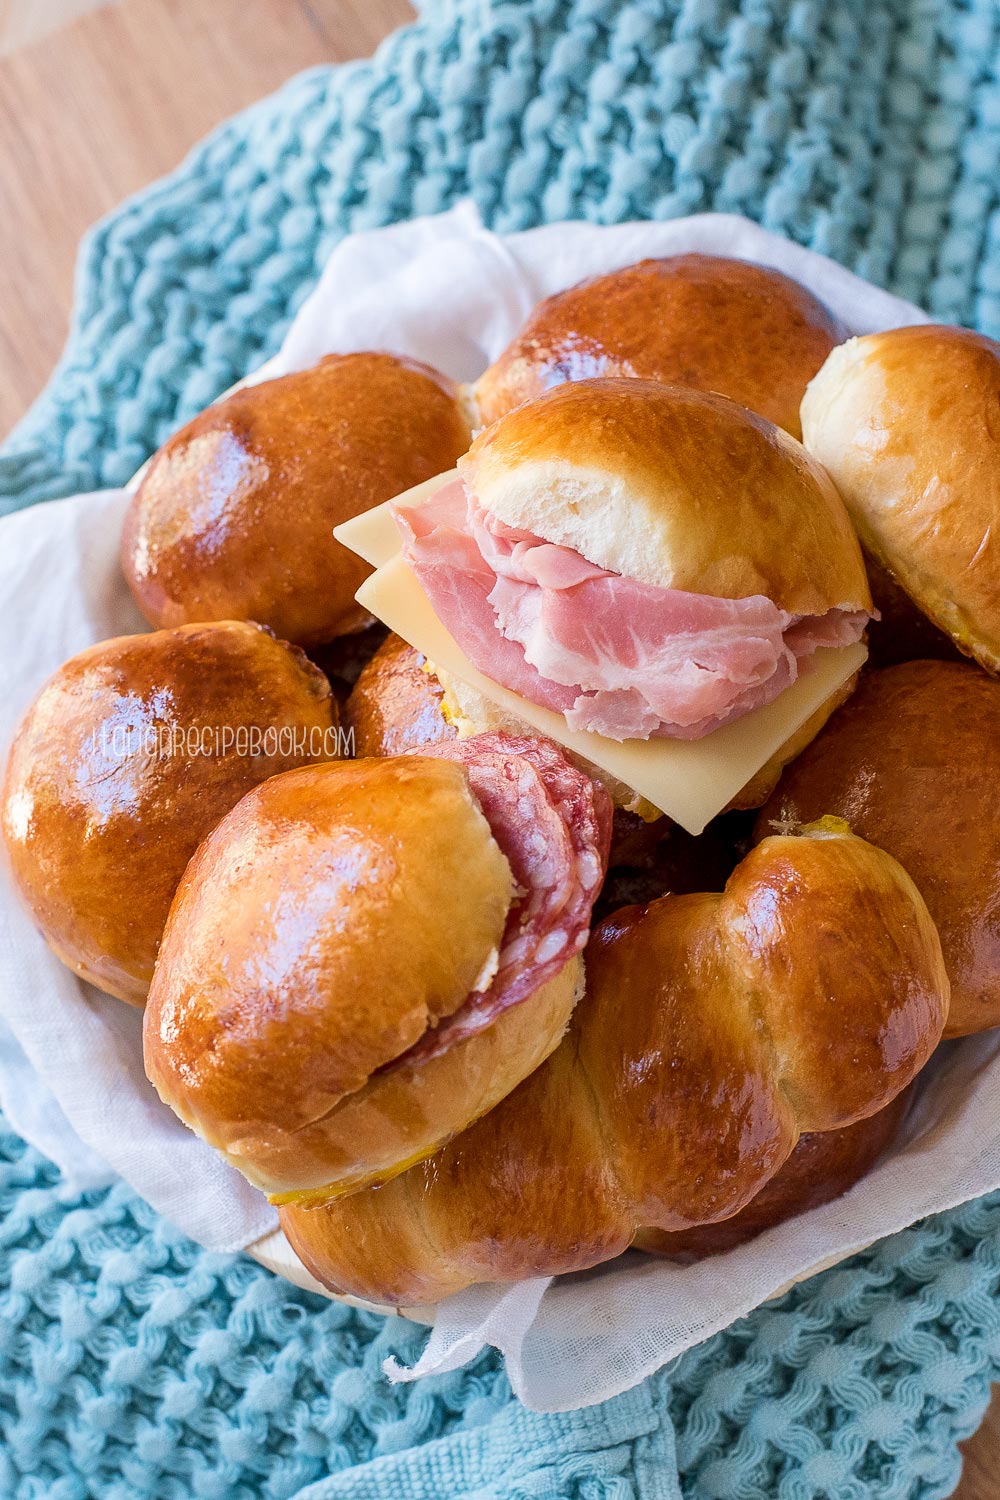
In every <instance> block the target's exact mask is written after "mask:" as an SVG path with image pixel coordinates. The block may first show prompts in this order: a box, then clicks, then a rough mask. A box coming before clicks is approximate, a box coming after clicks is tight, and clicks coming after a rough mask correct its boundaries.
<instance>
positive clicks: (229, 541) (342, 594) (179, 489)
mask: <svg viewBox="0 0 1000 1500" xmlns="http://www.w3.org/2000/svg"><path fill="white" fill-rule="evenodd" d="M468 443H469V426H468V422H467V420H466V417H465V415H464V412H463V408H462V405H461V402H460V399H459V394H458V391H457V389H456V387H455V386H453V385H452V383H451V382H450V381H448V380H447V379H446V378H445V377H444V376H442V375H439V374H438V373H437V372H436V371H434V370H432V369H431V368H430V367H429V366H427V365H422V364H418V363H417V362H416V361H414V360H410V359H402V358H397V357H396V356H394V355H391V354H346V355H330V356H329V357H328V358H326V359H324V360H321V361H320V363H319V364H318V365H316V366H315V367H314V368H312V369H309V370H302V371H299V372H297V373H295V374H292V375H285V376H282V377H281V378H280V379H278V380H269V381H265V382H264V383H263V384H261V385H256V386H251V387H248V388H246V389H244V390H240V391H237V392H235V393H234V394H233V395H231V396H227V397H226V398H225V399H223V400H222V401H219V402H218V403H217V404H216V405H215V406H210V407H209V408H208V409H207V410H206V411H204V412H202V413H201V415H200V416H198V417H195V419H194V421H192V422H189V423H188V424H187V426H186V427H183V428H181V430H180V432H178V433H176V434H175V435H174V436H173V437H172V438H171V439H170V440H169V441H168V442H167V443H166V444H165V446H164V447H163V448H161V449H160V451H159V452H158V453H157V454H156V455H155V456H154V458H153V459H152V460H151V462H150V464H149V467H148V469H147V470H146V472H145V474H144V475H143V477H142V480H141V482H140V484H139V487H138V489H137V491H136V494H135V496H134V498H133V500H132V505H131V508H130V510H129V512H128V516H127V518H126V522H125V528H124V532H123V535H122V566H123V568H124V571H125V577H126V579H127V581H128V584H129V587H130V588H131V590H132V593H133V594H134V595H135V599H136V603H137V604H138V606H139V608H140V609H141V610H142V612H143V614H144V615H145V616H146V618H147V619H148V620H149V621H150V623H151V624H153V625H180V624H183V623H186V622H187V621H191V620H219V619H250V620H259V621H260V622H261V623H262V624H265V625H269V626H270V627H271V628H272V629H273V630H275V631H276V632H277V633H278V634H279V635H280V636H283V637H284V638H285V639H286V640H290V641H296V642H298V643H299V644H301V645H314V644H316V643H319V642H323V641H328V640H330V639H331V638H332V637H334V636H337V635H341V634H343V633H344V632H345V631H351V630H356V629H358V628H359V627H360V626H361V625H363V624H364V623H365V621H366V619H367V616H366V615H365V613H364V611H363V610H362V609H361V608H360V607H359V606H358V605H357V604H356V603H355V600H354V595H355V592H356V591H357V589H358V588H359V587H360V585H361V583H362V581H363V579H364V578H365V577H366V576H367V574H368V572H369V569H368V568H367V566H366V565H365V564H364V563H363V562H362V561H361V559H360V558H358V557H357V556H355V554H354V553H353V552H350V551H348V549H347V548H346V547H343V546H342V545H341V544H340V543H339V542H337V541H335V540H334V538H333V536H332V531H333V528H334V526H336V525H339V523H340V522H341V521H346V520H348V519H349V518H350V517H351V516H355V515H358V514H359V513H360V512H361V511H364V510H368V509H369V508H370V507H371V506H373V505H378V504H380V503H381V502H382V501H384V500H388V499H390V498H391V497H392V496H393V495H398V494H400V493H401V492H402V491H403V490H406V489H409V488H410V486H412V485H414V484H419V483H420V482H421V481H422V480H425V479H430V478H431V477H432V476H433V475H435V474H439V473H441V472H442V471H443V470H445V469H450V468H451V467H452V466H453V465H454V463H455V460H456V458H457V457H458V456H459V454H461V453H464V452H465V449H466V448H467V447H468Z"/></svg>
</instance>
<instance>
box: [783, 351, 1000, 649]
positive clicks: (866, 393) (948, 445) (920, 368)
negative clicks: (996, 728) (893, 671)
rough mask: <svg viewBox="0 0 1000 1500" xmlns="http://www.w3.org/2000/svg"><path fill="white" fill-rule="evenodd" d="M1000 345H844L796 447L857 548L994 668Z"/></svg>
mask: <svg viewBox="0 0 1000 1500" xmlns="http://www.w3.org/2000/svg"><path fill="white" fill-rule="evenodd" d="M998 405H1000V344H997V343H995V342H994V341H993V340H992V339H989V338H986V337H984V336H983V335H981V334H977V333H970V332H969V330H968V329H965V328H952V327H944V326H941V325H936V324H928V325H924V326H919V327H915V328H897V329H893V330H891V331H890V332H888V333H873V334H868V335H867V336H866V337H864V338H857V339H851V340H850V342H849V343H846V344H844V345H842V346H841V348H839V349H835V350H834V352H833V353H832V354H831V355H830V357H829V359H828V360H827V362H826V364H825V365H824V366H823V368H822V370H821V371H820V372H819V374H818V375H817V376H816V378H815V380H814V381H813V382H812V384H811V385H810V387H809V389H808V391H807V392H806V395H805V398H804V399H803V402H802V429H803V434H804V441H805V443H806V446H807V447H808V448H809V450H810V452H811V453H813V454H814V455H815V456H816V457H817V458H818V459H819V460H820V462H821V463H822V464H824V465H825V466H826V468H827V469H828V470H829V472H830V474H831V476H832V478H833V480H834V482H835V484H836V485H837V488H838V489H839V490H840V493H841V495H842V496H843V499H844V503H845V504H846V506H847V508H848V510H849V511H850V513H851V518H852V520H853V521H854V524H855V526H856V527H857V529H858V533H859V535H860V537H861V540H862V542H863V543H864V545H865V548H866V549H867V550H868V551H869V552H871V553H872V554H873V556H875V557H876V558H877V559H878V560H879V562H880V563H882V565H883V566H884V567H885V568H887V569H888V571H889V572H890V573H891V574H892V575H893V577H894V578H895V579H896V580H897V581H898V582H899V584H900V585H901V586H902V587H903V588H904V589H905V590H906V592H907V593H908V594H909V595H910V597H911V598H912V599H913V600H914V601H915V602H916V603H917V604H918V605H919V607H920V608H921V609H922V610H923V611H924V613H925V614H927V615H929V616H930V618H931V619H932V620H933V621H934V623H935V624H936V625H938V626H940V628H941V629H942V630H944V631H945V632H946V633H947V634H948V635H949V636H951V638H952V640H954V641H955V642H956V644H957V645H958V646H959V647H960V648H961V650H962V651H964V652H965V653H966V654H967V655H970V656H975V657H976V658H977V659H978V660H979V661H981V662H982V663H983V665H984V666H986V667H988V668H989V669H990V670H991V671H1000V541H998V535H1000V533H998V528H997V518H998V516H1000V423H998V421H997V415H996V413H997V408H998Z"/></svg>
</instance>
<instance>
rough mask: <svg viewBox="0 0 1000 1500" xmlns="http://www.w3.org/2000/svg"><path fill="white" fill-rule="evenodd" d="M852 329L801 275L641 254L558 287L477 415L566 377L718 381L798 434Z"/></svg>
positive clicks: (489, 386) (506, 356)
mask: <svg viewBox="0 0 1000 1500" xmlns="http://www.w3.org/2000/svg"><path fill="white" fill-rule="evenodd" d="M846 336H847V332H846V329H844V328H842V327H841V325H840V323H839V322H838V320H837V319H836V318H834V317H833V315H832V314H831V313H830V312H828V310H827V309H826V308H825V307H824V306H823V304H822V303H821V302H818V301H817V300H816V298H815V297H813V296H812V294H811V293H810V292H808V291H806V289H805V287H803V286H800V285H799V283H798V282H796V281H792V280H790V279H789V277H787V276H783V275H782V274H781V273H780V272H779V271H772V270H769V269H768V268H767V267H765V266H757V265H753V264H752V263H751V262H749V261H742V260H728V259H725V258H724V257H722V256H714V255H675V256H669V257H667V258H665V259H663V260H643V261H639V262H638V264H637V265H632V266H625V267H624V268H623V269H622V270H620V271H612V272H611V273H610V274H609V275H607V276H597V277H594V278H593V279H592V280H590V281H584V282H581V283H580V284H579V286H574V287H570V288H569V290H568V291H565V292H557V293H556V295H555V296H554V297H549V298H547V299H546V300H545V301H544V302H542V303H540V304H539V305H538V307H536V308H535V310H534V312H533V313H532V314H531V316H530V317H529V319H528V321H527V323H526V324H525V325H524V327H523V328H522V329H521V331H520V333H518V334H517V336H516V337H515V338H514V339H513V340H512V342H511V343H510V344H509V345H508V346H507V348H506V349H505V350H504V352H503V353H502V354H501V355H500V357H499V359H497V360H496V362H495V363H494V364H492V365H491V366H490V368H489V369H488V370H487V371H486V373H485V374H484V375H483V376H481V377H480V379H479V381H478V383H477V384H476V386H475V395H476V400H477V402H478V406H479V413H480V419H481V421H483V422H484V423H488V422H494V421H496V419H497V418H498V417H502V416H503V415H504V413H505V412H507V411H510V409H511V408H512V407H514V406H519V405H520V404H521V402H522V401H528V400H531V399H532V398H533V397H535V396H539V395H541V393H542V392H543V391H545V390H548V389H549V388H550V387H551V386H554V385H562V384H563V383H565V382H567V381H573V380H590V379H593V378H594V377H596V376H601V375H621V376H638V377H640V378H644V379H647V380H662V381H665V382H667V383H669V384H677V385H691V386H696V387H697V388H698V389H699V390H703V391H718V392H719V393H720V394H721V395H723V396H729V397H730V398H731V399H732V400H734V401H738V402H739V403H740V405H741V406H747V407H749V408H750V410H751V411H756V412H759V413H760V414H761V416H764V417H767V418H769V419H770V421H772V422H775V423H777V425H778V426H779V427H783V428H784V429H785V430H786V432H790V433H791V434H792V435H793V436H794V437H798V436H799V430H800V429H799V402H800V401H801V399H802V392H803V391H804V390H805V388H806V384H807V383H808V381H809V380H810V379H811V378H812V376H813V375H815V373H816V371H817V370H818V369H819V367H820V365H821V364H822V363H823V361H824V359H825V358H826V356H827V355H828V354H829V352H830V350H831V349H832V348H833V346H834V345H835V344H838V343H840V341H841V339H843V338H846Z"/></svg>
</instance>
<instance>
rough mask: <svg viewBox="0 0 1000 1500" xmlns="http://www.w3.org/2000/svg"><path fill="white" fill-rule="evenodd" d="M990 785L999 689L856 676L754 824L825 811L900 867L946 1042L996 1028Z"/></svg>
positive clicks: (917, 673) (886, 675) (997, 884)
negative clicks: (936, 961) (927, 944)
mask: <svg viewBox="0 0 1000 1500" xmlns="http://www.w3.org/2000/svg"><path fill="white" fill-rule="evenodd" d="M998 786H1000V683H997V682H994V681H993V680H992V679H991V678H989V677H987V676H986V674H985V673H984V672H981V671H980V670H979V669H978V667H975V666H972V665H971V664H969V663H965V662H939V661H927V662H907V663H905V664H903V665H900V666H895V667H886V668H884V669H882V670H881V671H875V672H867V673H864V674H862V678H861V683H860V685H859V687H858V690H857V692H856V693H855V694H854V696H853V698H852V699H851V700H850V702H849V703H847V704H846V705H845V707H844V708H842V709H841V710H840V711H839V712H838V713H837V714H836V715H835V716H834V718H833V719H831V721H830V723H829V724H828V725H827V727H826V729H825V730H824V731H823V733H822V734H821V735H820V736H819V737H818V738H817V739H816V740H814V741H813V743H812V745H810V747H809V749H808V750H806V751H805V753H804V754H803V755H802V756H801V757H800V758H799V759H798V760H797V761H796V762H795V764H794V765H792V766H791V767H790V768H789V769H788V770H787V771H786V772H785V775H784V777H783V778H782V780H781V782H780V783H779V786H778V789H777V791H776V792H775V794H774V796H773V797H772V798H771V799H770V801H769V802H768V803H767V805H766V806H765V807H764V808H763V809H762V811H761V813H760V816H759V818H758V821H757V836H758V837H759V838H764V837H766V836H767V835H769V834H771V833H774V832H775V831H776V830H781V831H787V830H791V829H793V828H795V827H796V826H797V825H798V824H799V823H808V822H810V821H811V820H812V819H814V818H816V817H819V816H821V815H824V814H826V813H831V814H834V815H835V816H839V817H842V818H844V819H846V821H847V822H848V823H849V824H850V825H851V828H852V829H853V830H854V832H855V833H857V834H860V835H861V836H862V837H863V838H866V839H870V840H871V842H872V843H873V844H878V846H879V847H880V848H882V849H885V850H887V851H888V853H890V854H892V855H894V856H895V858H896V859H898V860H899V862H900V863H901V864H902V865H903V866H904V867H905V868H906V870H907V871H908V872H909V874H910V875H911V876H912V877H913V880H914V881H915V883H916V885H917V886H918V888H919V890H920V893H921V895H922V896H923V897H924V900H925V901H926V902H927V907H928V910H929V911H930V914H931V916H932V917H933V918H934V921H935V923H936V924H937V929H938V932H939V933H940V935H941V947H942V950H943V952H944V958H945V964H946V966H947V968H948V973H949V976H950V979H951V987H952V993H951V1012H950V1014H949V1017H948V1026H947V1030H946V1035H948V1036H964V1035H966V1034H967V1033H969V1032H975V1031H983V1030H986V1029H987V1028H989V1027H992V1026H997V1025H1000V860H998V855H997V851H998V850H1000V798H998V796H997V788H998Z"/></svg>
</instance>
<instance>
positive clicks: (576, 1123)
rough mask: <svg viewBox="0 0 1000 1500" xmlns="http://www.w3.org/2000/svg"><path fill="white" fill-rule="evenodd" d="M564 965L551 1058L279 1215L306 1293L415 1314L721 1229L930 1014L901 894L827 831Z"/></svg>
mask: <svg viewBox="0 0 1000 1500" xmlns="http://www.w3.org/2000/svg"><path fill="white" fill-rule="evenodd" d="M586 965H587V993H586V995H585V997H584V999H583V1000H582V1001H581V1003H580V1005H579V1006H578V1007H577V1009H576V1011H575V1013H574V1016H573V1021H572V1023H571V1027H570V1031H569V1034H568V1035H567V1038H566V1040H565V1042H564V1043H563V1044H562V1046H560V1047H558V1048H557V1049H556V1051H555V1052H554V1053H553V1054H552V1056H551V1057H550V1058H549V1059H548V1060H547V1062H545V1063H544V1064H543V1065H542V1067H540V1068H539V1069H538V1070H537V1071H536V1072H534V1073H532V1074H531V1076H530V1077H529V1078H527V1079H525V1081H524V1082H523V1083H522V1084H521V1085H520V1087H519V1088H518V1089H516V1090H515V1092H514V1093H512V1094H511V1095H510V1096H509V1097H508V1098H507V1099H505V1100H504V1101H503V1102H502V1103H501V1104H499V1105H498V1106H497V1107H496V1108H495V1109H494V1110H493V1111H492V1113H491V1114H489V1115H488V1116H486V1117H485V1118H484V1119H482V1120H480V1121H479V1122H478V1124H475V1125H473V1126H472V1127H471V1128H470V1129H469V1130H467V1131H465V1132H463V1134H462V1135H460V1136H459V1137H458V1138H457V1139H456V1140H454V1141H452V1142H451V1143H450V1144H449V1145H447V1146H446V1147H445V1148H444V1149H443V1150H442V1151H441V1152H439V1153H438V1154H437V1155H436V1156H435V1157H433V1158H432V1159H431V1160H430V1161H428V1162H426V1163H424V1164H422V1165H420V1166H417V1167H415V1168H413V1169H412V1170H410V1171H408V1172H405V1173H403V1174H402V1176H400V1177H397V1178H396V1179H395V1180H394V1181H393V1182H391V1183H388V1184H387V1185H386V1186H385V1187H383V1188H381V1189H379V1190H378V1191H377V1192H376V1191H365V1192H361V1193H356V1194H353V1195H352V1196H350V1197H348V1198H344V1199H342V1200H339V1201H338V1202H336V1203H331V1204H329V1205H327V1206H325V1207H323V1208H316V1209H307V1208H288V1209H285V1210H283V1212H282V1214H281V1222H282V1227H283V1228H284V1230H285V1233H286V1235H287V1236H288V1238H289V1240H290V1242H291V1244H292V1246H293V1248H294V1249H295V1251H296V1252H297V1254H298V1255H299V1256H300V1257H301V1259H302V1260H303V1262H304V1264H305V1265H306V1266H307V1267H308V1268H309V1270H310V1271H311V1272H312V1273H313V1274H314V1275H315V1276H317V1277H318V1278H319V1280H320V1281H322V1282H323V1283H324V1285H326V1286H327V1287H329V1288H331V1289H332V1290H334V1291H338V1292H349V1293H353V1294H354V1295H356V1296H360V1297H364V1298H368V1299H370V1300H372V1301H375V1302H401V1303H404V1304H406V1303H429V1302H436V1301H438V1300H439V1299H440V1298H441V1297H444V1296H447V1295H449V1294H450V1293H452V1292H456V1291H459V1290H460V1289H461V1288H463V1287H466V1286H469V1285H471V1284H473V1283H475V1282H481V1281H517V1280H520V1279H522V1278H524V1277H529V1276H537V1275H555V1274H558V1273H560V1272H565V1271H576V1270H583V1269H586V1268H587V1267H589V1266H594V1265H597V1264H599V1263H600V1262H602V1261H605V1260H609V1259H610V1258H611V1257H612V1256H615V1255H618V1254H619V1253H620V1252H621V1251H622V1250H624V1249H626V1248H627V1246H628V1245H629V1244H631V1242H632V1241H633V1239H634V1238H635V1235H636V1233H637V1231H638V1230H640V1229H657V1230H678V1229H686V1228H689V1227H691V1226H692V1225H695V1224H703V1223H714V1222H716V1221H718V1220H722V1219H726V1218H729V1217H730V1216H731V1215H733V1214H735V1213H738V1212H739V1211H740V1210H741V1209H742V1208H744V1207H745V1206H746V1205H747V1204H748V1203H749V1202H750V1201H751V1199H752V1198H753V1197H754V1196H755V1195H756V1194H757V1193H758V1192H759V1191H760V1190H761V1188H763V1187H764V1185H765V1184H766V1183H767V1182H768V1180H769V1179H770V1178H771V1177H772V1176H773V1175H774V1173H775V1172H777V1171H778V1169H779V1168H780V1167H781V1166H782V1164H783V1163H784V1162H785V1161H787V1159H788V1157H789V1156H790V1154H791V1152H792V1150H793V1149H794V1147H795V1144H796V1142H797V1140H798V1138H799V1135H800V1133H801V1132H814V1131H827V1130H838V1129H842V1128H843V1127H845V1126H848V1125H850V1124H852V1123H853V1122H854V1121H856V1120H860V1119H863V1118H865V1117H866V1116H867V1115H870V1114H873V1113H874V1112H875V1111H876V1110H879V1109H883V1108H885V1106H886V1105H887V1104H889V1103H890V1102H891V1101H892V1100H893V1099H894V1098H895V1097H896V1095H897V1094H898V1093H900V1092H901V1091H902V1090H903V1089H904V1088H905V1087H906V1086H907V1084H909V1083H910V1081H911V1080H912V1079H913V1078H914V1077H915V1075H916V1074H917V1072H919V1070H920V1068H921V1067H922V1066H923V1064H924V1063H925V1062H926V1061H927V1058H928V1057H929V1056H930V1054H931V1052H932V1051H933V1049H934V1047H935V1046H936V1045H937V1042H938V1039H939V1037H940V1035H941V1029H942V1026H943V1023H944V1018H945V1015H946V1013H947V1006H948V980H947V976H946V975H945V972H944V965H943V963H942V960H941V948H940V944H939V942H938V937H937V933H936V931H935V929H934V924H933V922H932V921H931V919H930V917H929V915H928V913H927V908H926V907H925V906H924V903H923V901H922V900H921V898H920V895H919V893H918V892H917V890H916V888H915V886H914V885H913V882H912V881H911V880H910V878H909V876H908V875H907V874H906V873H905V871H904V870H903V869H902V867H901V866H900V865H898V864H897V863H896V861H895V860H893V859H892V858H890V856H889V855H887V854H885V853H884V852H883V851H882V850H879V849H876V848H874V847H873V846H872V845H871V844H867V843H865V842H864V841H863V840H861V839H858V838H855V837H853V836H852V835H851V834H849V833H845V832H842V831H840V830H839V829H837V828H835V827H834V828H828V829H816V830H812V831H810V832H808V833H807V834H806V835H805V836H803V837H796V838H772V839H767V840H765V842H764V843H762V844H761V845H759V846H758V847H757V848H756V849H754V850H753V851H752V852H751V853H750V854H749V855H748V856H747V858H746V859H745V860H744V861H743V862H742V864H740V865H739V866H738V867H737V869H736V870H735V871H734V873H733V875H732V876H731V877H730V879H729V882H728V884H727V886H726V889H725V892H724V893H722V894H694V895H689V896H667V897H664V898H663V899H661V900H658V901H654V902H652V903H651V904H650V905H649V906H648V907H645V908H642V907H632V908H628V909H626V910H624V911H621V912H617V913H615V915H614V916H612V917H610V918H608V920H607V921H606V922H604V923H603V924H602V925H601V927H600V928H599V929H598V930H597V932H596V933H595V934H594V936H593V938H592V939H591V942H590V944H589V946H588V949H587V955H586Z"/></svg>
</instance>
